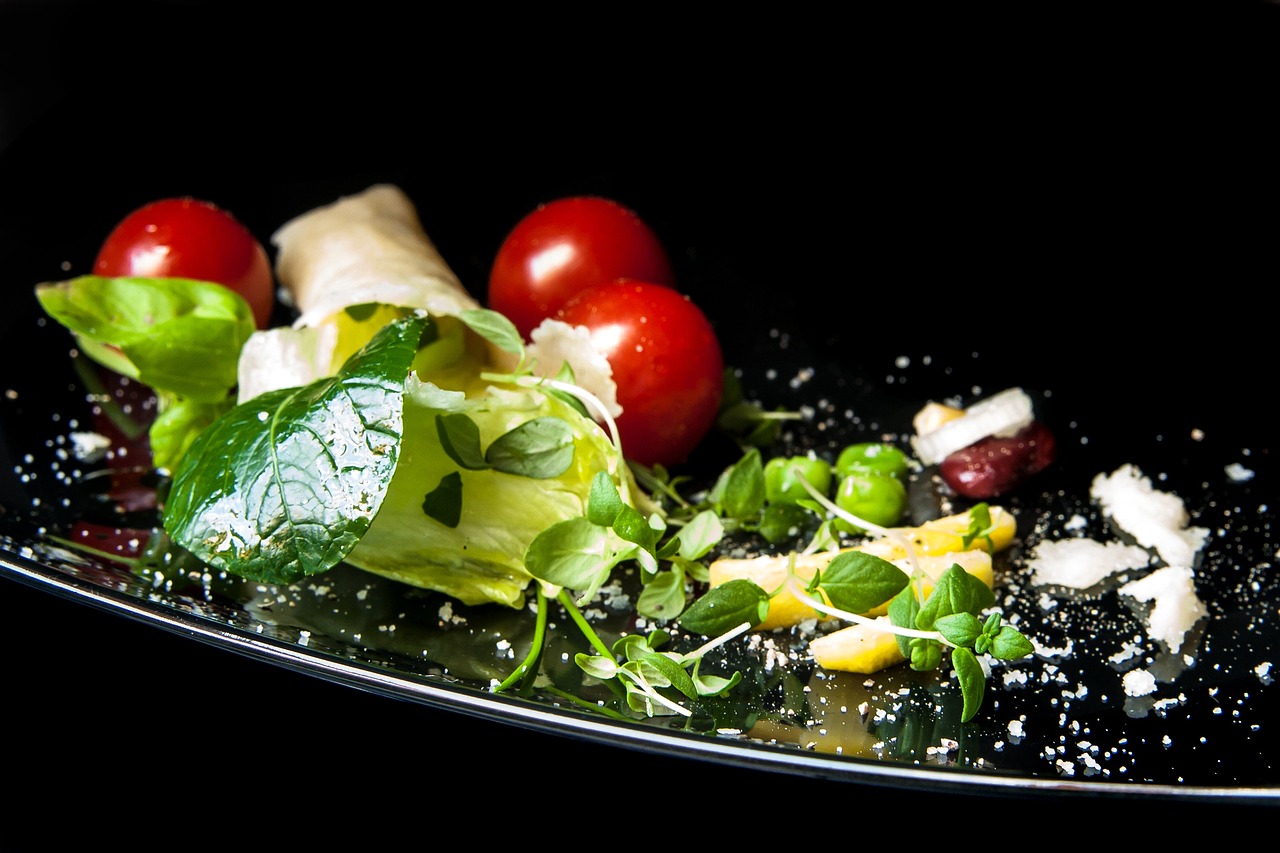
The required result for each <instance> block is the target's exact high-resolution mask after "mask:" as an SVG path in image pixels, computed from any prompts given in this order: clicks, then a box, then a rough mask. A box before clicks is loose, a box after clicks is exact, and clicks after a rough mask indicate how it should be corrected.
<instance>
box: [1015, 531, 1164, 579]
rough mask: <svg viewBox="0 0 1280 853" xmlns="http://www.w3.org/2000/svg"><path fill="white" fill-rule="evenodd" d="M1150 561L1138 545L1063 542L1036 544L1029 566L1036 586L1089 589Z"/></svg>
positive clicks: (1078, 540) (1061, 540)
mask: <svg viewBox="0 0 1280 853" xmlns="http://www.w3.org/2000/svg"><path fill="white" fill-rule="evenodd" d="M1150 562H1151V555H1150V554H1148V553H1147V551H1146V549H1144V548H1140V547H1138V546H1137V545H1124V544H1122V543H1120V542H1105V543H1104V542H1098V541H1096V540H1094V539H1060V540H1057V541H1054V542H1048V541H1046V542H1041V543H1040V544H1039V545H1037V546H1036V547H1035V549H1034V551H1033V552H1032V555H1031V559H1030V560H1029V562H1028V565H1029V566H1030V567H1031V569H1032V572H1033V578H1032V579H1033V581H1034V582H1035V583H1038V584H1053V585H1056V586H1067V587H1071V588H1072V589H1088V588H1089V587H1091V586H1094V585H1095V584H1098V583H1101V582H1102V581H1103V580H1105V579H1106V578H1108V577H1110V576H1111V575H1113V574H1116V573H1118V572H1123V571H1126V570H1129V569H1141V568H1145V567H1146V566H1147V565H1148V564H1150Z"/></svg>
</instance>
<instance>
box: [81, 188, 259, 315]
mask: <svg viewBox="0 0 1280 853" xmlns="http://www.w3.org/2000/svg"><path fill="white" fill-rule="evenodd" d="M93 272H94V274H95V275H101V276H137V277H145V278H170V277H172V278H192V279H198V280H200V281H211V282H215V283H217V284H221V285H224V286H225V287H229V288H230V289H232V290H234V291H235V292H236V293H239V294H240V295H241V296H243V297H244V298H245V301H247V302H248V303H249V307H251V308H252V309H253V318H254V321H255V322H256V323H257V326H258V328H260V329H265V328H266V327H267V326H268V325H269V324H270V321H271V310H272V307H273V306H274V304H275V279H274V278H273V277H272V274H271V262H270V261H269V260H267V253H266V250H265V249H264V248H263V247H262V244H261V243H259V242H258V240H257V239H256V238H255V237H254V236H253V235H252V234H251V233H249V230H248V229H247V228H245V227H244V225H242V224H241V223H240V222H239V221H238V220H237V219H236V218H235V217H234V216H232V215H231V214H230V213H228V212H227V211H225V210H223V209H221V208H219V207H217V206H215V205H213V204H210V203H209V202H205V201H198V200H196V199H192V198H166V199H161V200H160V201H153V202H151V203H150V204H146V205H143V206H142V207H140V208H138V209H137V210H135V211H134V212H133V213H130V214H129V215H128V216H126V217H125V218H124V219H122V220H121V221H120V223H119V224H118V225H116V227H115V228H114V229H113V230H112V231H111V233H110V234H109V235H108V236H107V239H106V241H105V242H103V244H102V248H101V249H99V250H98V257H97V260H95V261H94V264H93Z"/></svg>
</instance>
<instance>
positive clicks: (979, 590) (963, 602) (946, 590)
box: [915, 563, 995, 631]
mask: <svg viewBox="0 0 1280 853" xmlns="http://www.w3.org/2000/svg"><path fill="white" fill-rule="evenodd" d="M994 603H995V593H993V592H992V591H991V587H989V586H987V585H986V584H985V583H983V582H982V581H981V580H980V579H978V578H977V577H975V576H974V575H971V574H969V573H968V572H966V571H965V570H964V569H963V568H961V567H960V565H959V564H958V563H952V564H951V568H949V569H947V570H946V571H945V572H943V573H942V577H940V578H938V583H937V585H936V586H934V588H933V592H931V593H929V597H928V599H926V600H925V603H924V606H922V607H921V608H920V612H919V613H917V614H916V624H915V627H917V628H919V629H921V630H922V631H932V630H934V624H935V623H936V622H937V620H938V619H940V618H941V617H943V616H948V615H950V614H952V613H980V612H981V611H983V610H985V609H986V608H988V607H990V606H991V605H992V604H994Z"/></svg>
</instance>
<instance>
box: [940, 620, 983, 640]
mask: <svg viewBox="0 0 1280 853" xmlns="http://www.w3.org/2000/svg"><path fill="white" fill-rule="evenodd" d="M933 627H934V629H935V630H937V632H938V633H939V634H941V635H942V636H943V638H944V639H945V640H946V641H947V642H948V643H951V644H952V645H953V646H972V645H973V644H974V642H976V641H977V640H978V639H979V638H980V637H982V623H981V622H979V621H978V617H976V616H974V615H973V614H972V613H950V614H948V615H946V616H941V617H939V618H938V620H937V621H936V622H934V623H933Z"/></svg>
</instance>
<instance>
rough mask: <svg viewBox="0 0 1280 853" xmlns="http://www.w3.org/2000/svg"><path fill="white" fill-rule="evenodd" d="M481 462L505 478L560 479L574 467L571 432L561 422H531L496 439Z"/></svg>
mask: <svg viewBox="0 0 1280 853" xmlns="http://www.w3.org/2000/svg"><path fill="white" fill-rule="evenodd" d="M484 458H485V461H486V462H488V463H489V465H491V466H492V467H493V468H494V469H496V470H498V471H502V472H504V473H507V474H518V475H520V476H522V477H532V478H534V479H536V480H548V479H551V478H552V477H559V476H560V475H561V474H563V473H564V472H565V471H567V470H569V466H570V465H572V464H573V429H572V428H571V427H570V426H569V424H567V423H565V422H564V421H563V420H562V419H560V418H556V417H539V418H533V419H531V420H527V421H525V422H524V423H522V424H520V425H519V426H517V427H516V428H515V429H512V430H511V431H509V432H506V433H503V434H502V435H500V436H498V437H497V439H495V440H494V442H493V444H490V445H489V449H488V450H486V451H485V454H484Z"/></svg>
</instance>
